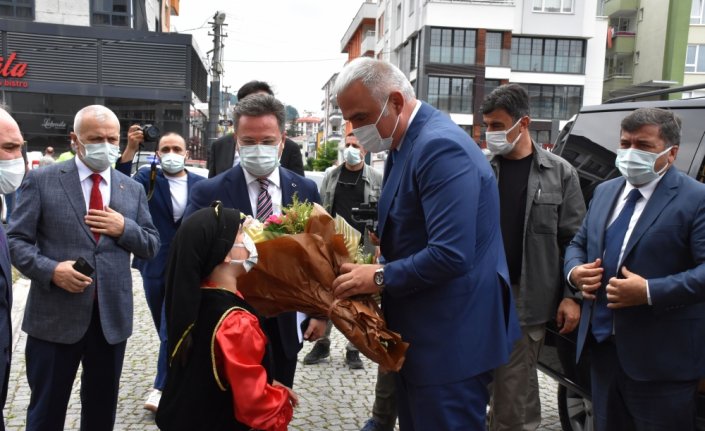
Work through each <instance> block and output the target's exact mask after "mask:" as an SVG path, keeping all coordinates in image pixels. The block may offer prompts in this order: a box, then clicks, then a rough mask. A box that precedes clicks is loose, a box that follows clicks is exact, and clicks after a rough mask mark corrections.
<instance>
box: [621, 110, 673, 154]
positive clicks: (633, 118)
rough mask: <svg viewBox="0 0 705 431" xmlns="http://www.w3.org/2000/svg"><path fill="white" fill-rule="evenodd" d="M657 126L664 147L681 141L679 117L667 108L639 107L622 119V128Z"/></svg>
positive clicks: (633, 130)
mask: <svg viewBox="0 0 705 431" xmlns="http://www.w3.org/2000/svg"><path fill="white" fill-rule="evenodd" d="M647 125H653V126H657V127H658V128H659V136H660V137H661V139H663V140H664V141H666V148H668V147H670V146H673V145H680V143H681V119H680V118H678V116H677V115H676V114H674V113H673V112H672V111H670V110H668V109H661V108H639V109H637V110H636V111H634V112H632V113H631V114H629V115H627V116H626V117H624V119H623V120H622V124H621V127H622V130H624V131H625V132H636V131H637V130H639V129H641V128H642V127H643V126H647Z"/></svg>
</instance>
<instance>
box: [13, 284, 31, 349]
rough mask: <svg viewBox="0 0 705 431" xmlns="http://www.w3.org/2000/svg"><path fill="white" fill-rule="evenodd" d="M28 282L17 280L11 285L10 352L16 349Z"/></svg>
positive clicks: (27, 291) (27, 292)
mask: <svg viewBox="0 0 705 431" xmlns="http://www.w3.org/2000/svg"><path fill="white" fill-rule="evenodd" d="M29 284H30V281H29V280H28V279H26V278H20V279H18V280H17V281H16V282H15V284H13V285H12V311H11V317H12V351H13V352H14V351H15V348H16V347H17V341H18V340H19V338H20V332H21V331H22V329H21V328H22V318H23V317H24V306H25V303H26V302H27V295H28V294H29Z"/></svg>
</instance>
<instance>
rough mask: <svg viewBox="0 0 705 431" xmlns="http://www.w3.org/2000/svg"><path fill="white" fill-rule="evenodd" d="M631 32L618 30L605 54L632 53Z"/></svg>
mask: <svg viewBox="0 0 705 431" xmlns="http://www.w3.org/2000/svg"><path fill="white" fill-rule="evenodd" d="M634 39H635V34H634V33H633V32H626V31H618V32H616V33H615V34H614V36H613V37H612V47H611V48H607V56H608V57H609V56H610V54H632V53H634Z"/></svg>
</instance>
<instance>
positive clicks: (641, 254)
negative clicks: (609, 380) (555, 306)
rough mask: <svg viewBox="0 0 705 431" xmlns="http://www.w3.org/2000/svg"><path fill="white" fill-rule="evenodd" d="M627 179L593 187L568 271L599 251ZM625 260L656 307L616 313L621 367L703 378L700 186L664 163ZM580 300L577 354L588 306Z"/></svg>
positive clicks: (704, 204)
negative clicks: (643, 280) (645, 282)
mask: <svg viewBox="0 0 705 431" xmlns="http://www.w3.org/2000/svg"><path fill="white" fill-rule="evenodd" d="M624 185H625V180H624V178H622V177H620V178H615V179H613V180H610V181H607V182H605V183H603V184H600V185H599V186H598V187H597V188H596V189H595V194H594V195H593V198H592V201H591V202H590V207H589V208H588V212H587V215H586V217H585V220H584V221H583V224H582V226H581V228H580V230H579V231H578V233H577V234H576V235H575V238H574V239H573V241H572V242H571V243H570V245H569V246H568V249H567V250H566V256H565V271H566V274H568V273H569V271H570V270H571V269H573V268H574V267H575V266H577V265H581V264H583V263H586V262H593V261H594V260H595V259H596V258H598V257H599V258H601V257H602V256H603V254H604V233H605V230H606V229H607V223H608V221H609V217H610V213H611V212H612V209H613V208H614V206H615V202H616V199H617V198H618V196H620V194H621V192H622V190H623V189H624ZM622 265H623V266H626V267H627V268H628V269H629V270H630V271H631V272H634V273H636V274H639V275H640V276H642V277H644V278H646V279H647V280H648V281H649V290H650V294H651V301H652V304H653V305H641V306H637V307H629V308H624V309H619V310H615V311H614V328H615V343H616V346H617V354H618V356H619V360H620V364H621V365H622V368H623V369H624V371H625V372H626V373H627V374H628V375H629V376H630V377H631V378H632V379H635V380H665V381H673V380H692V379H696V378H699V377H702V376H703V375H705V304H703V303H702V301H704V300H705V283H704V282H703V280H705V185H703V184H701V183H698V182H697V181H695V180H694V179H692V178H690V177H688V176H687V175H685V174H683V173H682V172H679V171H678V170H677V169H676V168H673V167H671V168H669V169H668V171H667V172H666V173H665V174H664V175H663V178H662V179H661V180H660V182H659V184H658V185H657V186H656V189H655V190H654V193H653V195H651V198H650V199H649V201H648V202H647V204H646V206H645V207H644V211H643V212H642V214H641V217H639V220H638V222H637V224H636V226H634V230H633V231H632V234H631V236H630V237H629V241H628V242H627V244H626V248H625V250H624V256H623V258H622ZM593 302H594V301H592V300H587V299H586V300H584V301H583V308H582V315H581V316H580V328H579V330H578V353H577V358H578V359H579V358H580V355H581V353H582V351H583V347H584V345H585V340H586V337H587V333H588V328H589V323H590V319H591V317H592V310H593Z"/></svg>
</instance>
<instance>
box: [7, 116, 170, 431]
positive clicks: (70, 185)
mask: <svg viewBox="0 0 705 431" xmlns="http://www.w3.org/2000/svg"><path fill="white" fill-rule="evenodd" d="M71 139H72V140H73V141H74V142H75V145H76V148H77V151H76V154H77V157H76V158H74V159H72V160H67V161H65V162H59V163H55V164H53V165H50V166H46V167H44V168H42V169H36V170H33V171H30V172H29V174H28V175H27V177H26V178H25V180H24V181H23V183H22V186H21V190H20V197H19V200H18V201H17V207H16V209H15V213H14V214H13V219H12V222H11V224H10V229H9V231H8V237H9V242H10V251H11V253H12V263H13V264H14V265H15V267H17V269H19V270H20V271H21V272H22V273H23V274H25V275H26V276H28V277H29V278H30V279H31V280H32V283H31V286H30V290H29V297H28V298H27V305H26V308H25V314H24V320H23V321H22V329H23V330H24V331H25V332H26V333H27V334H28V336H27V345H26V347H25V358H26V364H27V381H28V382H29V387H30V388H31V390H32V393H31V397H30V401H29V408H28V410H27V430H33V431H34V430H42V431H47V430H49V431H51V430H57V431H59V430H63V429H64V420H65V417H66V407H67V405H68V401H69V397H70V395H71V387H72V386H73V381H74V379H75V377H76V371H77V369H78V366H79V364H80V365H82V367H83V371H82V376H81V407H82V408H81V429H85V430H111V429H112V428H113V425H114V422H115V409H116V406H117V400H118V389H119V385H120V374H121V372H122V364H123V359H124V355H125V346H126V343H127V338H128V337H129V336H130V335H131V333H132V313H133V307H132V274H131V271H130V256H131V254H134V255H135V256H137V257H140V258H143V259H150V258H152V257H153V256H154V255H155V254H156V253H157V250H158V248H159V234H158V233H157V230H156V228H155V227H154V225H153V224H152V218H151V217H150V215H149V209H148V208H147V199H146V197H145V194H144V190H143V189H142V187H140V185H139V184H137V183H136V182H134V181H132V180H131V179H130V178H128V177H126V176H125V175H123V174H121V173H118V172H117V171H115V170H113V169H112V168H111V166H112V165H113V164H114V163H115V161H116V159H117V155H118V151H119V150H118V144H119V140H120V123H119V121H118V119H117V117H116V116H115V114H114V113H113V112H112V111H111V110H109V109H108V108H106V107H104V106H100V105H93V106H87V107H85V108H83V109H81V110H80V111H79V112H78V113H77V114H76V118H75V120H74V132H73V133H71ZM79 258H82V259H84V260H85V261H86V262H87V264H88V265H90V267H92V268H90V269H92V271H91V270H90V269H88V265H85V264H84V265H83V266H82V268H81V269H82V270H84V272H85V273H82V272H80V271H78V270H77V269H75V267H74V264H75V261H76V260H78V259H79ZM86 269H88V270H86Z"/></svg>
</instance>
